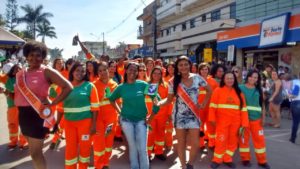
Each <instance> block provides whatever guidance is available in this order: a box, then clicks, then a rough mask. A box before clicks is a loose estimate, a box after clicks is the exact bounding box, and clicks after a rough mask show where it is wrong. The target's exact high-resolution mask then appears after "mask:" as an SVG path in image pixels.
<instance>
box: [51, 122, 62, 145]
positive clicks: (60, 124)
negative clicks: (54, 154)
mask: <svg viewBox="0 0 300 169" xmlns="http://www.w3.org/2000/svg"><path fill="white" fill-rule="evenodd" d="M64 128H65V118H64V116H63V117H62V118H61V120H60V122H59V131H57V132H56V133H54V135H53V138H52V143H56V142H57V141H58V140H59V139H60V138H62V137H63V134H64Z"/></svg>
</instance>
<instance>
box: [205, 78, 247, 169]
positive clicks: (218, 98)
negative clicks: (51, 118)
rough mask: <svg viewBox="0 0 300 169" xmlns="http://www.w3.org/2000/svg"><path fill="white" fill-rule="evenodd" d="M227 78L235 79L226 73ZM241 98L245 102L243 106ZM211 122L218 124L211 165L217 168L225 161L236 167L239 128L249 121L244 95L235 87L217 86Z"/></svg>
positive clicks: (210, 116)
mask: <svg viewBox="0 0 300 169" xmlns="http://www.w3.org/2000/svg"><path fill="white" fill-rule="evenodd" d="M227 76H228V77H227ZM225 78H230V79H233V75H232V74H231V73H229V74H225ZM236 84H237V82H236ZM240 98H241V100H242V102H243V105H242V107H240V103H241V102H240ZM209 122H212V123H213V124H215V125H216V140H215V151H214V157H213V159H212V164H211V167H212V168H213V169H216V168H218V167H219V165H220V163H222V162H224V164H226V165H227V166H229V167H231V168H235V165H234V163H233V162H232V156H233V155H234V152H235V150H236V148H237V145H238V139H239V137H238V134H239V129H240V127H241V126H242V127H247V126H248V123H249V120H248V112H247V108H246V101H245V98H244V95H243V94H242V93H240V97H238V95H237V93H236V91H235V89H234V88H233V87H228V86H224V85H223V86H222V85H220V87H218V88H216V89H215V90H214V93H213V95H212V98H211V100H210V106H209Z"/></svg>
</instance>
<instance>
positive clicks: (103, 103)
mask: <svg viewBox="0 0 300 169" xmlns="http://www.w3.org/2000/svg"><path fill="white" fill-rule="evenodd" d="M99 105H100V106H105V105H110V101H108V100H103V101H101V102H100V104H99Z"/></svg>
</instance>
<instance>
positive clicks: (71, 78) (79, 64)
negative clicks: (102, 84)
mask: <svg viewBox="0 0 300 169" xmlns="http://www.w3.org/2000/svg"><path fill="white" fill-rule="evenodd" d="M78 67H83V69H84V68H85V67H84V64H82V63H80V62H75V63H74V65H73V66H72V68H71V70H70V73H69V81H70V82H72V81H73V80H74V76H73V73H74V72H75V70H76V69H77V68H78ZM82 80H83V81H89V78H88V76H87V74H86V73H85V76H84V77H83V79H82Z"/></svg>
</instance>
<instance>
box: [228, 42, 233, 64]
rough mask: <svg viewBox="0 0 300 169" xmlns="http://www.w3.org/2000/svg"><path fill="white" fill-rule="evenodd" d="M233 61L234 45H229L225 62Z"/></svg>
mask: <svg viewBox="0 0 300 169" xmlns="http://www.w3.org/2000/svg"><path fill="white" fill-rule="evenodd" d="M233 60H234V45H229V46H228V51H227V61H229V62H233Z"/></svg>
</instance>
